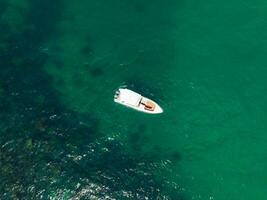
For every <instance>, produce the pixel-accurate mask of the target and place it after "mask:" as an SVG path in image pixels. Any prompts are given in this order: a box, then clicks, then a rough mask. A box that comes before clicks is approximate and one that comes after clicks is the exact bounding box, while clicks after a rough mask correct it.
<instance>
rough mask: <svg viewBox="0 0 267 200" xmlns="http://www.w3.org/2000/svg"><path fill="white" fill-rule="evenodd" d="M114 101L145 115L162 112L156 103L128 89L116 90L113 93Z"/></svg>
mask: <svg viewBox="0 0 267 200" xmlns="http://www.w3.org/2000/svg"><path fill="white" fill-rule="evenodd" d="M114 101H115V102H116V103H119V104H122V105H124V106H127V107H130V108H133V109H135V110H138V111H141V112H145V113H150V114H159V113H162V112H163V110H162V108H161V107H160V106H159V105H158V104H157V103H156V102H154V101H152V100H151V99H149V98H146V97H143V96H142V95H140V94H138V93H136V92H134V91H132V90H129V89H124V88H120V89H118V90H117V91H116V93H115V96H114Z"/></svg>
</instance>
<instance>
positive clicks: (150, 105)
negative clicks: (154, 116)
mask: <svg viewBox="0 0 267 200" xmlns="http://www.w3.org/2000/svg"><path fill="white" fill-rule="evenodd" d="M155 107H156V105H155V104H154V103H153V102H151V101H147V102H145V109H146V110H151V111H153V110H155Z"/></svg>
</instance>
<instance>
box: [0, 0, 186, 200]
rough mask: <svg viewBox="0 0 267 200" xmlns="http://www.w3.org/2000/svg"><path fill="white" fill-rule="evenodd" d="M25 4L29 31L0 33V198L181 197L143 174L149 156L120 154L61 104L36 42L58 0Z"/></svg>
mask: <svg viewBox="0 0 267 200" xmlns="http://www.w3.org/2000/svg"><path fill="white" fill-rule="evenodd" d="M30 3H31V9H30V10H29V13H28V17H27V21H26V24H25V27H29V28H26V29H25V31H23V32H22V33H11V32H10V31H8V28H7V29H6V30H5V32H3V31H1V32H0V43H1V44H3V46H4V49H5V51H3V52H4V53H3V54H1V55H0V66H1V73H0V109H1V113H0V128H1V131H0V146H1V152H0V177H1V178H0V179H1V181H0V195H1V199H27V200H29V199H51V198H55V199H57V198H59V196H57V195H61V196H60V197H61V198H64V199H70V198H73V199H91V198H92V197H96V198H97V199H105V198H106V197H105V196H109V197H110V198H115V199H124V198H125V199H144V198H145V197H148V198H149V199H157V198H158V199H182V197H181V195H180V194H177V191H171V192H168V194H166V193H164V192H163V188H164V187H165V185H166V183H165V180H158V179H156V178H155V176H154V175H153V173H152V172H151V171H153V167H152V166H153V165H150V164H151V162H154V161H155V160H153V159H152V160H151V159H148V158H147V157H138V156H137V157H131V156H129V155H127V154H126V153H125V152H124V151H123V146H122V145H121V144H120V143H117V142H114V141H109V140H105V139H101V137H100V135H99V132H98V119H96V118H95V117H94V116H93V115H90V116H88V115H81V114H77V113H75V112H73V111H70V110H68V109H67V108H66V107H64V106H63V105H62V104H61V102H60V100H59V98H58V94H57V92H56V91H55V90H54V89H53V87H52V86H51V85H50V83H51V81H52V80H51V79H50V77H49V76H48V75H47V74H46V73H45V72H44V70H43V69H42V66H43V65H44V63H45V62H46V60H47V59H48V56H47V55H44V54H43V53H41V52H40V51H39V47H40V46H41V45H42V43H44V42H46V41H48V40H52V39H55V38H56V37H57V36H58V32H57V29H56V27H57V22H58V20H60V13H61V10H62V8H63V6H64V5H63V1H59V0H53V1H52V0H45V1H44V0H32V1H30ZM0 4H1V6H0V7H1V10H0V11H1V12H3V11H4V8H5V6H2V5H3V4H4V3H0ZM0 24H1V26H2V25H3V26H4V27H8V24H2V22H1V21H0ZM86 51H87V50H86ZM14 61H16V62H14ZM55 62H57V63H58V66H59V67H61V66H62V65H63V64H62V63H61V61H55ZM101 73H102V72H101ZM101 73H100V72H98V71H96V72H94V73H93V74H95V75H99V74H101ZM106 149H108V151H106ZM84 154H85V157H83V156H81V155H84ZM74 156H77V157H78V158H79V157H81V158H82V159H74V158H73V157H74ZM148 157H149V156H148ZM148 160H149V161H148ZM140 163H141V165H140ZM140 172H142V173H140ZM123 191H126V192H128V194H129V198H126V197H123Z"/></svg>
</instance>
